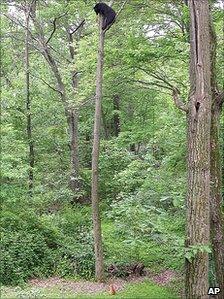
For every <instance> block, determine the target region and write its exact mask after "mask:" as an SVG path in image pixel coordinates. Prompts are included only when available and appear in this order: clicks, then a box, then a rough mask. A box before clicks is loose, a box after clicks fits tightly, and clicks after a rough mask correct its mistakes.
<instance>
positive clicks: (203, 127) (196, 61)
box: [186, 0, 211, 299]
mask: <svg viewBox="0 0 224 299" xmlns="http://www.w3.org/2000/svg"><path fill="white" fill-rule="evenodd" d="M189 7H190V19H191V24H190V27H191V28H190V37H191V41H190V42H191V63H190V83H191V89H190V95H189V112H188V195H187V232H186V233H187V238H186V247H187V249H188V250H191V249H192V248H194V246H195V248H196V249H197V253H196V254H195V255H194V256H193V257H192V260H191V261H189V260H188V259H186V298H189V299H194V298H203V299H206V298H208V295H207V292H208V270H209V260H208V252H207V251H206V248H207V247H208V246H209V237H210V234H209V231H210V215H209V209H210V129H211V75H210V72H211V61H210V34H209V20H210V11H209V3H208V0H200V1H198V0H190V1H189Z"/></svg>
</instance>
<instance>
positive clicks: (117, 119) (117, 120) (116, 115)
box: [113, 95, 121, 137]
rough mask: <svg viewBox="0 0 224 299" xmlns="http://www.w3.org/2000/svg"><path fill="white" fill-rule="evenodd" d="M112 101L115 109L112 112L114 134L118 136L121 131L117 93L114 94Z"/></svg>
mask: <svg viewBox="0 0 224 299" xmlns="http://www.w3.org/2000/svg"><path fill="white" fill-rule="evenodd" d="M113 103H114V110H115V112H114V133H115V136H116V137H118V135H119V133H120V131H121V124H120V116H119V110H120V97H119V95H114V97H113Z"/></svg>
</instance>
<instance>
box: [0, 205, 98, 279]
mask: <svg viewBox="0 0 224 299" xmlns="http://www.w3.org/2000/svg"><path fill="white" fill-rule="evenodd" d="M17 212H18V211H17ZM79 213H80V217H77V218H76V217H74V211H73V210H72V209H70V210H69V208H67V209H66V211H65V212H64V214H63V213H61V215H60V217H57V216H53V215H48V216H47V215H45V216H42V217H37V215H36V214H34V213H33V212H26V213H25V212H19V213H17V214H15V211H14V212H12V211H9V210H4V211H3V212H2V217H1V225H2V242H1V272H0V275H1V282H2V283H3V284H18V283H21V282H23V281H26V280H27V279H28V278H30V277H47V276H49V275H56V274H57V275H60V276H63V277H64V276H81V277H85V278H90V277H92V275H93V270H94V262H93V247H92V236H91V234H90V231H89V222H90V220H89V219H90V218H88V217H87V215H89V214H88V210H86V212H83V213H81V210H80V211H79ZM76 215H77V216H78V213H77V214H76Z"/></svg>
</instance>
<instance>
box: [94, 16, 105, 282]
mask: <svg viewBox="0 0 224 299" xmlns="http://www.w3.org/2000/svg"><path fill="white" fill-rule="evenodd" d="M102 21H103V18H102V16H101V15H100V17H99V49H98V60H97V74H96V97H95V120H94V136H93V151H92V217H93V236H94V249H95V277H96V279H97V281H103V280H104V262H103V247H102V234H101V220H100V208H99V190H98V189H99V187H98V179H99V167H98V164H99V149H100V121H101V101H102V81H103V61H104V38H105V33H104V32H103V30H102Z"/></svg>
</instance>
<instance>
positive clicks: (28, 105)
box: [25, 4, 34, 196]
mask: <svg viewBox="0 0 224 299" xmlns="http://www.w3.org/2000/svg"><path fill="white" fill-rule="evenodd" d="M31 6H32V4H30V6H27V7H26V37H25V66H26V113H27V139H28V144H29V158H28V159H29V174H28V178H29V181H28V186H29V194H30V196H32V192H33V168H34V143H33V137H32V116H31V98H30V61H29V58H30V57H29V39H30V35H29V20H30V10H31Z"/></svg>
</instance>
